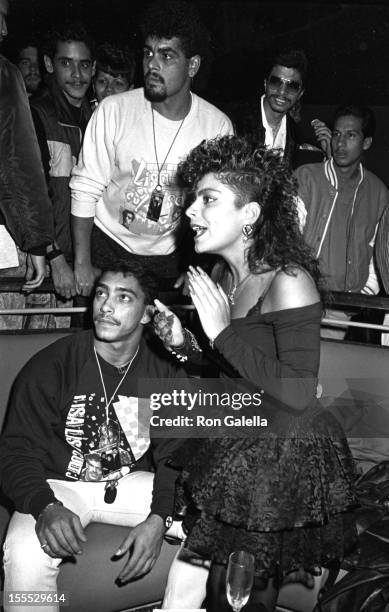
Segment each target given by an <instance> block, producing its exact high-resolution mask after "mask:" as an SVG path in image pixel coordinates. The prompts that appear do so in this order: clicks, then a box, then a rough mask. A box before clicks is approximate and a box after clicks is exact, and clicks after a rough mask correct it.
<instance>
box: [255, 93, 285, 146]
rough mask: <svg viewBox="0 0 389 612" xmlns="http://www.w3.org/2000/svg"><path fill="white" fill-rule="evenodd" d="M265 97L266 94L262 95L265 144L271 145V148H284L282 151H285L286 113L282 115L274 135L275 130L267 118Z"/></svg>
mask: <svg viewBox="0 0 389 612" xmlns="http://www.w3.org/2000/svg"><path fill="white" fill-rule="evenodd" d="M264 99H265V95H263V96H262V97H261V114H262V125H263V127H264V128H265V145H266V146H267V147H269V148H270V149H282V151H285V144H286V115H284V116H283V117H282V119H281V123H280V125H279V128H278V130H277V133H276V135H275V136H274V132H273V130H272V128H271V126H270V125H269V123H268V120H267V118H266V113H265V109H264V105H263V102H264Z"/></svg>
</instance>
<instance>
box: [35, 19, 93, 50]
mask: <svg viewBox="0 0 389 612" xmlns="http://www.w3.org/2000/svg"><path fill="white" fill-rule="evenodd" d="M60 42H82V43H84V45H86V46H87V47H88V49H89V50H90V52H91V56H92V58H93V57H94V55H95V43H94V40H93V38H92V36H91V35H90V33H89V32H88V30H87V29H86V28H85V27H84V25H83V24H82V23H81V22H79V21H68V22H65V23H64V24H63V25H57V26H54V27H53V28H52V29H51V30H49V32H48V33H47V35H46V37H45V40H44V43H43V46H42V51H43V54H44V55H48V56H49V57H50V59H53V58H54V56H55V54H56V52H57V46H58V43H60Z"/></svg>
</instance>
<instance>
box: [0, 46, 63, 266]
mask: <svg viewBox="0 0 389 612" xmlns="http://www.w3.org/2000/svg"><path fill="white" fill-rule="evenodd" d="M0 126H1V136H0V224H2V225H5V226H6V227H7V229H8V231H9V233H10V234H11V235H12V237H13V239H14V240H15V242H16V244H17V245H18V246H19V247H20V248H21V249H22V250H23V251H29V252H31V253H33V254H35V255H39V254H42V255H43V254H44V253H45V247H46V245H48V244H50V242H52V241H53V238H54V228H53V215H52V209H51V204H50V199H49V196H48V193H47V186H46V182H45V177H44V173H43V169H42V164H41V159H40V154H39V147H38V143H37V139H36V135H35V130H34V125H33V123H32V120H31V113H30V109H29V105H28V98H27V94H26V90H25V87H24V82H23V79H22V76H21V74H20V72H19V70H18V69H17V68H16V66H14V65H13V64H11V62H9V61H8V60H7V59H6V58H5V57H3V56H2V55H0Z"/></svg>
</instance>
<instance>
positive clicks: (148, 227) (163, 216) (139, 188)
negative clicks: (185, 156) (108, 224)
mask: <svg viewBox="0 0 389 612" xmlns="http://www.w3.org/2000/svg"><path fill="white" fill-rule="evenodd" d="M131 166H132V172H131V182H130V183H129V184H128V186H127V188H126V189H125V199H126V204H125V206H124V207H121V208H120V211H119V214H120V217H119V219H118V221H119V223H120V224H121V225H123V226H124V227H125V228H126V229H128V230H129V231H131V232H132V233H135V234H146V235H158V234H164V233H165V232H168V231H169V232H171V231H173V230H174V229H175V228H176V227H177V225H178V223H179V220H180V218H181V215H182V206H183V202H184V198H183V191H182V189H180V188H179V187H178V185H177V179H176V173H177V164H169V163H167V164H165V165H164V167H163V169H162V170H161V172H160V176H159V183H160V186H161V190H160V191H156V187H157V185H158V167H157V164H155V163H149V162H146V161H144V160H143V159H142V160H141V161H140V162H139V161H138V160H135V159H134V160H133V161H132V164H131Z"/></svg>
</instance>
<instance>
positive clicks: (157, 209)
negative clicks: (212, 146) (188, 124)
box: [147, 107, 186, 221]
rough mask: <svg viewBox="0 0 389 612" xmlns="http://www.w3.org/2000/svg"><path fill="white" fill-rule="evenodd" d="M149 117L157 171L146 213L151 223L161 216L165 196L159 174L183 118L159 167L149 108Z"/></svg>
mask: <svg viewBox="0 0 389 612" xmlns="http://www.w3.org/2000/svg"><path fill="white" fill-rule="evenodd" d="M151 116H152V119H153V141H154V153H155V160H156V162H157V170H158V178H157V185H156V187H155V189H154V190H153V192H152V194H151V197H150V204H149V208H148V211H147V218H148V219H150V220H151V221H159V217H160V215H161V210H162V202H163V199H164V197H165V194H164V192H163V190H162V185H161V172H162V168H163V167H164V165H165V163H166V160H167V158H168V156H169V153H170V151H171V150H172V148H173V145H174V143H175V142H176V140H177V136H178V134H179V133H180V131H181V128H182V126H183V123H184V121H185V117H186V115H185V117H184V118H183V119H182V120H181V123H180V125H179V126H178V129H177V131H176V133H175V135H174V138H173V140H172V142H171V144H170V147H169V148H168V151H167V153H166V155H165V159H164V160H163V162H162V164H161V165H159V160H158V153H157V142H156V138H155V121H154V109H153V107H151Z"/></svg>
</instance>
